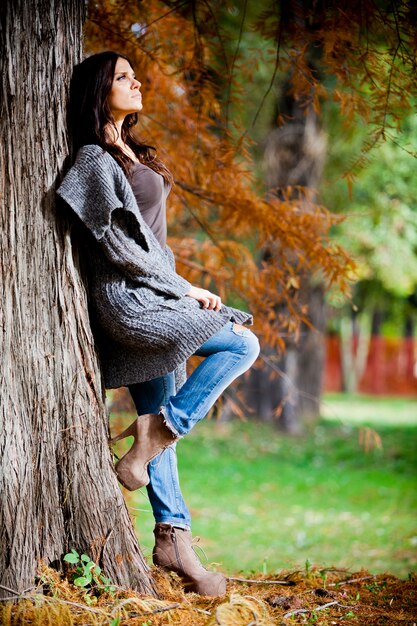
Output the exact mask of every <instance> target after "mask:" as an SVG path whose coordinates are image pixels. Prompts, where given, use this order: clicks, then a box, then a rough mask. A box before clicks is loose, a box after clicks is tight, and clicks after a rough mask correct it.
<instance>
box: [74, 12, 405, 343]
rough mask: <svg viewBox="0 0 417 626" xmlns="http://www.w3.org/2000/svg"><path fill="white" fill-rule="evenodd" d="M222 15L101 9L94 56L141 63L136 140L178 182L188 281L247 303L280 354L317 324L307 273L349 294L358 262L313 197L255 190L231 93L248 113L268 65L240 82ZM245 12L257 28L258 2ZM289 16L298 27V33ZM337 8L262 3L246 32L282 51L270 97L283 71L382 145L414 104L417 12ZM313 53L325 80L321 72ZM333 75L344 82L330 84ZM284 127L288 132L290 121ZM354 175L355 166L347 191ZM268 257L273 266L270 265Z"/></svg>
mask: <svg viewBox="0 0 417 626" xmlns="http://www.w3.org/2000/svg"><path fill="white" fill-rule="evenodd" d="M220 4H222V3H220ZM220 4H219V3H212V4H210V3H209V2H199V1H197V2H182V3H180V2H162V1H160V0H149V1H148V2H135V1H132V0H115V1H110V0H106V1H104V0H101V1H100V2H98V3H93V2H91V3H90V6H89V13H88V21H87V24H86V29H85V38H86V52H87V53H91V52H97V51H101V50H103V49H115V50H119V51H120V52H123V53H124V54H127V55H128V56H129V57H130V58H131V59H132V62H133V64H134V67H135V71H136V74H137V76H138V78H139V80H140V81H141V83H142V92H143V97H144V110H143V112H142V113H141V116H140V121H139V124H138V128H137V132H138V134H139V136H140V138H141V140H143V141H145V142H148V143H150V144H152V145H153V146H156V147H157V150H158V154H159V156H160V157H161V158H162V159H163V160H164V161H165V162H166V164H167V165H168V166H169V168H170V169H171V170H172V172H173V174H174V178H175V182H176V185H175V187H174V189H173V192H172V193H171V196H170V200H169V210H168V220H169V234H170V244H171V245H172V247H173V249H174V251H175V254H176V257H177V262H178V268H179V271H180V273H182V274H183V275H185V276H186V277H187V278H188V279H189V280H191V281H192V282H194V283H196V284H200V285H202V286H206V287H210V288H211V289H213V290H217V291H218V292H219V293H220V295H221V296H222V298H223V299H225V300H227V301H228V302H229V303H237V304H240V305H242V306H245V304H246V306H248V307H250V309H251V310H252V311H253V312H254V313H255V315H256V318H257V321H258V328H257V330H258V332H262V333H263V334H264V337H266V338H267V339H269V340H270V341H271V342H272V343H274V342H278V343H279V341H280V339H279V333H277V327H278V328H279V329H281V331H282V333H283V334H286V333H288V332H291V333H292V332H296V331H297V328H298V327H299V323H300V321H301V320H302V319H306V316H307V315H308V312H307V310H306V307H305V306H304V305H303V303H302V297H300V289H299V287H300V275H302V274H304V273H306V272H308V273H309V275H312V274H313V275H314V274H317V275H318V276H320V279H321V280H322V281H324V283H325V285H326V286H327V287H328V288H329V287H330V286H332V285H334V286H336V288H337V289H339V290H341V291H342V292H346V291H347V290H348V284H349V278H351V276H352V270H353V263H352V261H350V259H349V258H348V256H347V254H346V253H345V252H344V251H343V249H341V248H340V247H339V246H338V245H336V244H335V243H334V242H333V241H332V240H331V238H330V237H329V230H330V227H331V225H332V224H333V223H334V222H335V219H336V218H335V216H334V215H332V214H331V213H330V212H329V211H327V210H326V208H324V207H323V206H319V205H317V204H316V203H315V202H313V200H312V198H311V197H310V196H309V192H308V190H306V189H299V190H298V193H297V194H294V193H290V190H280V191H281V192H280V195H279V199H276V198H274V196H273V195H272V194H269V195H268V196H266V194H265V190H264V189H263V188H262V185H261V184H260V183H259V181H257V180H256V178H255V175H254V163H253V160H252V159H253V157H252V156H251V150H250V141H249V139H248V134H247V132H246V129H245V128H241V127H239V126H238V124H239V122H238V120H237V119H236V120H235V119H233V120H230V119H229V117H228V106H221V104H220V99H219V93H220V90H221V89H223V90H226V91H228V97H229V98H232V99H234V105H236V104H239V97H240V93H241V89H240V88H239V84H238V81H237V80H236V76H235V75H236V74H237V72H238V71H239V73H240V74H239V76H240V78H241V77H242V75H243V76H244V72H245V71H246V72H247V77H248V80H250V78H251V73H252V75H253V72H254V71H256V59H254V63H253V64H252V65H250V66H248V67H247V68H242V67H241V66H239V70H237V67H238V63H237V54H235V56H234V57H231V55H230V54H228V53H227V50H226V48H227V46H226V45H225V43H227V41H226V38H227V34H225V32H224V31H222V28H221V24H220V21H221V20H219V11H221V7H220ZM331 4H332V3H330V5H331ZM240 5H242V7H243V16H244V17H245V15H244V14H245V11H246V8H247V6H246V5H247V3H240V4H239V6H240ZM289 5H291V10H292V11H293V18H294V14H295V18H296V19H295V20H294V19H293V20H292V21H291V22H290V21H289V20H288V19H287V15H286V12H287V10H288V9H287V8H286V7H287V6H289ZM330 5H328V6H326V7H324V6H322V5H321V4H320V3H311V6H310V4H308V5H307V4H305V3H302V2H291V3H279V4H278V6H277V3H272V2H271V3H269V2H264V3H261V5H260V9H259V13H258V15H257V16H256V18H253V19H252V21H251V22H250V23H247V22H246V23H245V28H252V29H255V30H256V31H257V32H258V33H259V34H260V35H261V36H262V37H263V38H265V40H267V41H269V42H270V52H269V54H270V55H271V58H273V59H274V61H273V63H274V71H273V74H272V77H271V84H270V87H271V86H272V83H273V81H274V80H275V79H276V76H277V74H278V73H280V74H281V75H283V74H285V73H286V72H287V73H288V72H290V75H291V83H290V90H291V91H292V95H293V96H295V97H296V98H297V99H299V100H300V101H301V102H302V104H303V106H304V107H305V108H306V110H307V109H308V108H313V110H315V111H316V112H317V113H319V111H320V107H321V103H322V101H323V100H324V99H329V98H332V99H333V100H335V101H336V102H338V103H339V105H340V111H341V115H342V116H343V117H344V119H345V121H346V124H356V123H358V121H359V120H362V123H363V121H365V122H366V123H368V124H369V128H370V135H369V145H371V144H372V142H374V143H375V142H377V141H379V140H381V138H383V137H384V136H386V135H387V133H389V132H390V129H391V128H393V127H394V126H395V124H396V123H397V121H398V119H400V118H401V115H402V114H403V113H404V112H405V111H406V110H409V108H410V106H411V101H410V98H409V97H408V96H407V94H408V93H409V92H410V86H412V85H414V86H415V82H416V78H415V76H416V75H415V73H413V71H412V70H413V67H414V65H413V64H414V57H413V55H412V53H411V52H410V50H413V49H415V44H416V43H417V34H416V32H415V28H414V29H413V27H412V26H410V23H409V20H410V17H412V16H411V13H410V12H411V10H412V9H411V8H407V7H406V5H403V4H402V3H394V4H393V7H394V8H393V10H391V9H390V10H389V11H387V10H383V9H382V8H380V7H379V6H378V5H377V4H375V3H374V2H371V1H363V2H353V3H346V5H343V6H341V5H340V3H337V7H338V8H336V5H334V6H330ZM297 12H298V13H297ZM242 23H243V22H242ZM294 24H296V26H297V27H296V28H294V26H293V25H294ZM236 45H237V47H236V52H237V51H238V48H239V42H237V44H236ZM312 50H313V54H316V56H317V59H316V62H315V66H314V67H315V68H317V67H318V66H319V67H320V70H319V71H317V69H313V66H312V64H311V55H312ZM314 50H316V51H317V52H316V53H314ZM255 56H256V55H255ZM319 74H321V75H319ZM323 74H325V75H326V76H331V77H332V80H330V81H327V83H326V82H325V81H323V80H322V75H323ZM233 81H235V83H236V84H235V88H234V89H230V86H231V85H233V84H234V83H233ZM276 121H277V124H285V122H286V120H285V118H284V117H283V116H281V115H279V114H278V118H277V120H276ZM364 158H365V157H364ZM354 171H355V164H354V163H352V170H351V171H350V172H348V173H347V178H348V181H349V182H352V180H353V177H354ZM338 219H340V218H338ZM265 250H267V251H268V261H267V262H265V261H261V259H262V258H263V257H262V255H261V254H260V251H265ZM280 304H281V305H282V304H285V306H279V305H280ZM271 322H275V323H274V324H272V325H271ZM273 327H275V328H274V330H272V328H273Z"/></svg>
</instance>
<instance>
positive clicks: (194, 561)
mask: <svg viewBox="0 0 417 626" xmlns="http://www.w3.org/2000/svg"><path fill="white" fill-rule="evenodd" d="M153 532H154V535H155V547H154V549H153V553H152V557H153V562H154V563H155V565H158V566H159V567H161V568H163V569H164V570H166V571H171V572H175V573H176V574H178V576H180V578H181V579H182V581H183V582H184V583H185V585H186V590H187V591H195V592H196V593H199V594H200V595H202V596H223V595H224V594H225V593H226V577H225V576H224V575H223V574H221V573H220V572H209V571H208V570H206V569H205V568H204V567H203V566H202V564H201V563H200V561H199V559H198V557H197V555H196V553H195V552H194V550H193V547H192V545H191V539H192V536H191V532H190V531H189V530H184V529H182V528H176V527H175V526H171V524H162V523H161V524H156V526H155V530H154V531H153Z"/></svg>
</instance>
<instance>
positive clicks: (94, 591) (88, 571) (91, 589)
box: [64, 548, 118, 626]
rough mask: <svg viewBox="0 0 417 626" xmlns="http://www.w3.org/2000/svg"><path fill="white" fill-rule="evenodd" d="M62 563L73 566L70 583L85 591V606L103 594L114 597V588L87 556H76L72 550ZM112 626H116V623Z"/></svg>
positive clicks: (76, 553)
mask: <svg viewBox="0 0 417 626" xmlns="http://www.w3.org/2000/svg"><path fill="white" fill-rule="evenodd" d="M64 561H66V563H70V564H71V565H74V566H75V571H74V572H73V574H72V583H73V584H74V585H75V586H76V587H81V588H83V589H85V592H86V593H85V595H84V600H85V601H86V603H87V604H95V603H96V602H97V596H99V595H100V594H101V593H103V592H107V593H109V594H110V595H114V592H115V590H116V588H115V587H114V585H112V584H111V582H110V579H109V578H106V576H104V575H103V574H102V572H101V567H99V566H98V565H96V563H94V561H92V560H91V559H90V557H89V556H88V555H87V554H81V555H80V554H78V552H77V551H76V550H74V548H72V550H71V552H69V553H68V554H66V555H65V556H64ZM112 626H118V624H117V623H115V624H114V625H113V624H112Z"/></svg>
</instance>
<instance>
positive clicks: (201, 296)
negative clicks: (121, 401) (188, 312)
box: [187, 287, 222, 311]
mask: <svg viewBox="0 0 417 626" xmlns="http://www.w3.org/2000/svg"><path fill="white" fill-rule="evenodd" d="M187 296H189V297H190V298H194V300H197V301H198V302H200V304H201V305H202V306H203V309H211V310H212V311H220V309H221V306H222V300H221V298H220V296H216V295H215V294H214V293H211V291H207V289H200V287H191V289H190V291H189V292H188V293H187Z"/></svg>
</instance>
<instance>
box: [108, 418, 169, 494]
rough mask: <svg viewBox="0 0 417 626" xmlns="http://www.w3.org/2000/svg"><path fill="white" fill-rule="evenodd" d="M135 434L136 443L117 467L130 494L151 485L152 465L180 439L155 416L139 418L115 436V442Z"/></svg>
mask: <svg viewBox="0 0 417 626" xmlns="http://www.w3.org/2000/svg"><path fill="white" fill-rule="evenodd" d="M131 435H133V436H134V438H135V441H134V443H133V445H132V447H131V448H130V450H129V451H128V452H127V453H126V454H125V455H124V456H123V457H122V458H121V459H120V461H119V462H118V463H117V464H116V473H117V478H118V479H119V481H120V482H121V483H122V485H123V486H124V487H126V489H129V491H134V490H135V489H139V488H140V487H144V486H145V485H147V484H148V482H149V476H148V471H147V467H148V464H149V462H150V461H152V459H153V458H155V457H156V456H157V455H158V454H159V453H160V452H162V450H165V448H167V447H168V446H170V445H172V444H173V443H174V442H175V441H177V438H176V437H175V435H174V434H173V432H172V431H171V430H170V429H169V428H168V426H166V424H165V420H164V417H163V415H161V414H155V413H147V414H146V415H141V416H140V417H138V418H137V419H136V420H135V421H134V422H133V423H132V424H131V425H130V426H129V427H128V428H126V430H125V431H123V432H122V433H121V434H120V435H118V436H117V437H114V439H112V443H113V442H115V441H119V439H124V438H125V437H129V436H131Z"/></svg>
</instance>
